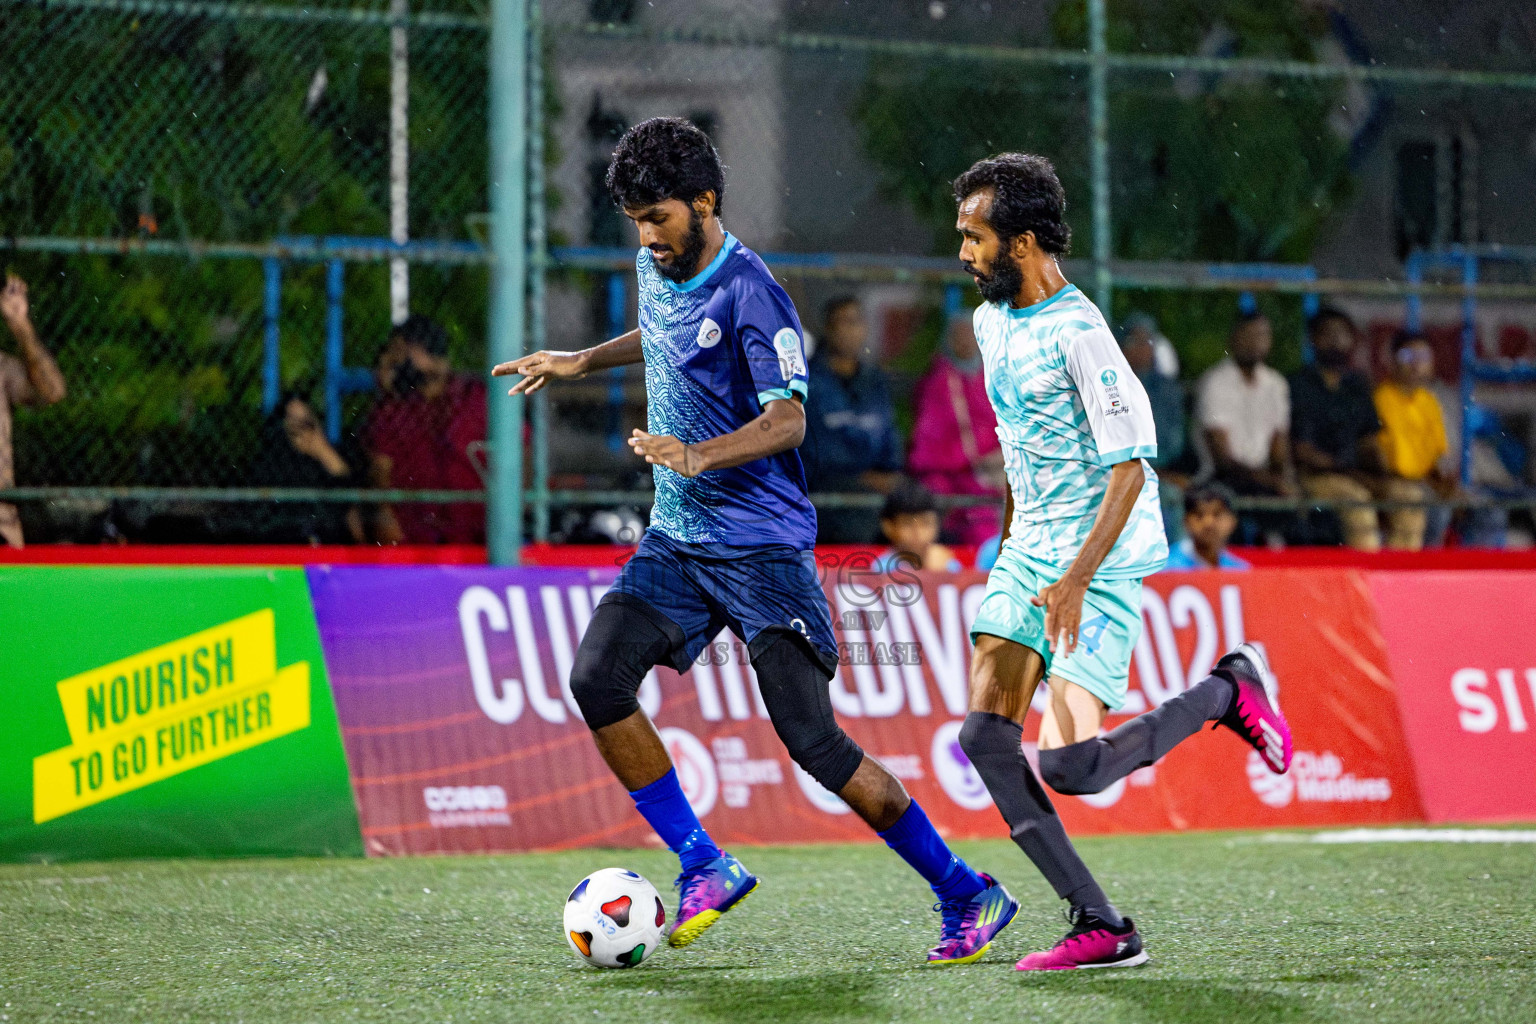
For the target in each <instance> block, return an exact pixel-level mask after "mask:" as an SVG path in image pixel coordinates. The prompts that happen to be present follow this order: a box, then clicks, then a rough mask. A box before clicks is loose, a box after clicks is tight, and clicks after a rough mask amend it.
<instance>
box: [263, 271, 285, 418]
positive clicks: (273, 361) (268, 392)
mask: <svg viewBox="0 0 1536 1024" xmlns="http://www.w3.org/2000/svg"><path fill="white" fill-rule="evenodd" d="M261 270H262V277H263V279H264V281H263V284H264V289H263V291H264V295H263V303H262V305H263V310H262V312H263V315H264V317H265V319H266V329H265V331H264V332H263V340H264V344H265V351H263V352H262V354H261V411H262V412H271V411H272V410H273V409H275V408H277V398H278V393H279V392H280V391H282V388H283V377H282V367H281V358H282V346H281V344H280V342H281V338H280V336H279V333H278V318H279V317H280V316H281V315H282V309H283V265H282V263H281V262H279V261H278V260H277V259H276V258H274V257H271V256H268V257H267V258H266V259H264V260H262V261H261Z"/></svg>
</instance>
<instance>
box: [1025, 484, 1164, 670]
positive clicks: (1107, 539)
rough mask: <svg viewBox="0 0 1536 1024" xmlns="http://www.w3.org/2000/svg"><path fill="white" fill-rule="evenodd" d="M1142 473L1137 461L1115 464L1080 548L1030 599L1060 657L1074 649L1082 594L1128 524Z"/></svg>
mask: <svg viewBox="0 0 1536 1024" xmlns="http://www.w3.org/2000/svg"><path fill="white" fill-rule="evenodd" d="M1146 479H1147V474H1146V471H1145V470H1143V469H1142V467H1141V460H1140V459H1127V460H1126V461H1125V462H1117V463H1115V466H1114V468H1113V469H1111V470H1110V471H1109V487H1108V488H1107V489H1106V490H1105V492H1104V501H1103V502H1102V503H1101V504H1100V505H1099V514H1098V515H1097V516H1095V517H1094V520H1093V529H1091V530H1089V531H1088V539H1087V540H1085V541H1084V542H1083V549H1082V550H1081V551H1079V552H1078V553H1077V557H1076V558H1074V559H1073V560H1072V565H1071V566H1070V567H1069V568H1068V569H1067V574H1066V575H1065V576H1063V577H1062V578H1061V579H1059V580H1057V581H1056V582H1055V583H1052V584H1051V585H1050V586H1048V587H1044V588H1042V589H1041V591H1040V593H1038V594H1036V595H1035V596H1034V597H1033V598H1032V599H1031V600H1032V601H1033V602H1034V604H1035V605H1036V607H1044V608H1045V638H1046V641H1047V642H1048V643H1049V644H1050V645H1051V650H1053V651H1055V652H1056V653H1057V654H1059V655H1062V656H1063V657H1064V656H1066V655H1068V654H1071V653H1072V652H1073V651H1074V650H1076V649H1077V627H1078V625H1079V624H1081V622H1082V618H1083V595H1084V594H1086V593H1087V592H1088V584H1090V583H1091V582H1093V574H1094V573H1096V572H1098V571H1099V566H1100V565H1103V564H1104V559H1106V558H1108V557H1109V553H1110V551H1111V550H1113V549H1114V546H1115V541H1117V540H1119V539H1120V533H1121V531H1123V530H1124V529H1125V524H1126V523H1128V522H1130V519H1131V512H1132V511H1134V510H1135V508H1136V498H1137V496H1138V495H1139V494H1140V493H1141V485H1142V484H1143V483H1145V482H1146Z"/></svg>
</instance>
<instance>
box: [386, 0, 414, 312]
mask: <svg viewBox="0 0 1536 1024" xmlns="http://www.w3.org/2000/svg"><path fill="white" fill-rule="evenodd" d="M409 13H410V0H390V2H389V16H390V19H391V21H392V24H391V25H390V29H389V238H390V241H392V242H394V243H395V244H396V245H404V244H405V243H406V242H408V241H410V239H411V216H410V209H411V207H410V188H411V139H410V103H411V46H410V36H409V34H408V33H407V31H406V21H405V19H406V17H407V15H408V14H409ZM410 315H411V266H410V264H409V263H407V262H406V261H405V257H403V256H397V257H395V258H394V259H392V260H390V261H389V320H390V323H396V324H398V323H400V322H402V321H403V320H405V318H406V317H408V316H410Z"/></svg>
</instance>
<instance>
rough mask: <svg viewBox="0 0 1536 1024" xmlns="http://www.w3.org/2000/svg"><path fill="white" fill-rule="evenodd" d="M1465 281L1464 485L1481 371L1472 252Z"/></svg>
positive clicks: (1464, 263)
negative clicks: (1474, 393) (1475, 387)
mask: <svg viewBox="0 0 1536 1024" xmlns="http://www.w3.org/2000/svg"><path fill="white" fill-rule="evenodd" d="M1461 283H1462V284H1463V285H1465V286H1466V288H1467V291H1466V294H1465V295H1463V296H1462V299H1461V485H1462V486H1463V487H1470V486H1471V485H1472V385H1473V384H1474V383H1476V380H1477V371H1478V361H1479V360H1478V351H1477V296H1476V295H1475V294H1473V292H1472V289H1473V288H1474V287H1475V286H1476V285H1477V257H1476V256H1475V255H1473V254H1472V253H1470V252H1467V253H1463V254H1462V257H1461Z"/></svg>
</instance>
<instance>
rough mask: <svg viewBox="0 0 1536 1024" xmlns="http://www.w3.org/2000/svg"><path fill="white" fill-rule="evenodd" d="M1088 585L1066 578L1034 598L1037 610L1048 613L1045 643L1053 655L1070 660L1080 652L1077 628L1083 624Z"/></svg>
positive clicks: (1033, 602) (1042, 589)
mask: <svg viewBox="0 0 1536 1024" xmlns="http://www.w3.org/2000/svg"><path fill="white" fill-rule="evenodd" d="M1086 593H1088V584H1086V583H1080V582H1078V580H1076V579H1075V578H1074V577H1072V576H1070V575H1069V576H1063V577H1062V578H1061V579H1059V580H1057V581H1056V582H1055V583H1052V584H1051V585H1050V586H1048V587H1042V588H1041V589H1040V593H1038V594H1036V595H1035V596H1034V597H1032V598H1030V599H1029V600H1030V603H1031V604H1033V605H1034V606H1035V607H1036V608H1044V609H1045V639H1046V642H1047V643H1049V644H1050V645H1051V652H1052V653H1053V654H1056V655H1059V656H1061V657H1066V656H1067V655H1069V654H1071V653H1072V652H1073V651H1075V650H1077V627H1078V626H1079V625H1081V624H1082V621H1083V595H1084V594H1086Z"/></svg>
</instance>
